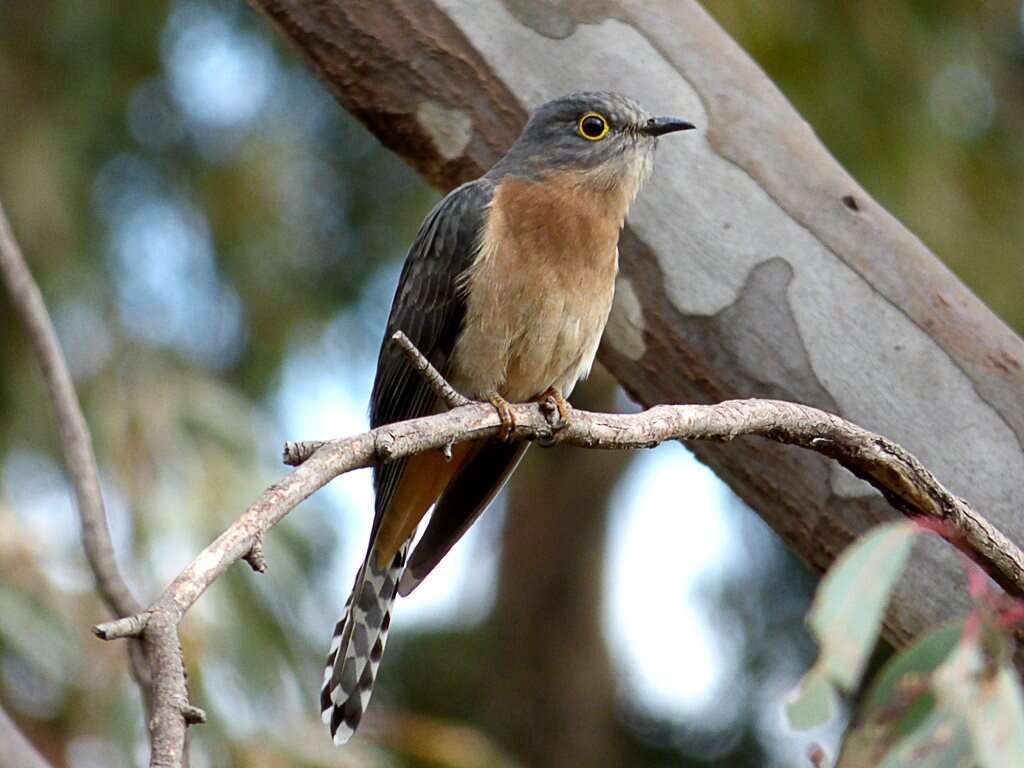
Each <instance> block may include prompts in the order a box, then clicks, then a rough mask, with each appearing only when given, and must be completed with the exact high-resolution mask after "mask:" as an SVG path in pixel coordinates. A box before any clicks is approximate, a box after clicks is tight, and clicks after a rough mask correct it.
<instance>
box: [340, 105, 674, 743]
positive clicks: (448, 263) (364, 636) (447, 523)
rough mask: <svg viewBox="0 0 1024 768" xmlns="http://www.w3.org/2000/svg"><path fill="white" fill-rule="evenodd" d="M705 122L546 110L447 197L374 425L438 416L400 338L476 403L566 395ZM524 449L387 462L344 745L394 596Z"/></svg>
mask: <svg viewBox="0 0 1024 768" xmlns="http://www.w3.org/2000/svg"><path fill="white" fill-rule="evenodd" d="M692 127H693V126H692V125H690V124H689V123H685V122H684V121H681V120H677V119H675V118H653V117H651V116H650V115H649V114H648V113H647V112H646V111H644V110H643V109H642V108H641V107H640V106H639V105H638V104H637V103H636V102H635V101H633V100H632V99H628V98H626V97H624V96H620V95H618V94H612V93H604V92H590V93H577V94H572V95H570V96H567V97H565V98H562V99H557V100H555V101H552V102H548V103H547V104H544V105H543V106H541V107H540V108H539V109H538V110H537V111H536V112H535V113H534V114H533V116H532V117H531V118H530V120H529V122H528V123H527V125H526V127H525V128H524V130H523V133H522V134H521V135H520V137H519V139H518V140H517V141H516V143H515V144H514V145H513V146H512V147H511V149H510V150H509V152H508V154H507V155H506V156H505V157H503V158H502V159H501V160H500V161H499V162H498V163H496V164H495V166H494V167H493V168H492V169H491V170H490V171H489V172H488V173H487V174H486V175H485V176H483V177H482V178H480V179H477V180H476V181H473V182H470V183H468V184H463V185H462V186H461V187H458V188H457V189H455V190H454V191H452V192H451V193H449V194H448V195H447V196H446V197H445V198H444V199H443V200H442V201H441V202H440V203H438V204H437V205H436V206H435V207H434V209H433V210H432V211H431V212H430V214H429V215H428V216H427V218H426V219H425V221H424V222H423V225H422V226H421V227H420V231H419V233H418V234H417V236H416V239H415V241H414V242H413V244H412V247H411V248H410V250H409V254H408V256H407V257H406V262H405V266H404V268H403V270H402V274H401V277H400V278H399V282H398V288H397V290H396V292H395V297H394V300H393V302H392V307H391V315H390V317H389V319H388V325H387V331H386V333H385V335H384V343H383V344H382V345H381V349H380V356H379V359H378V364H377V376H376V379H375V381H374V386H373V393H372V396H371V404H370V423H371V426H373V427H378V426H381V425H384V424H390V423H394V422H398V421H404V420H407V419H412V418H417V417H420V416H425V415H428V414H430V413H432V412H435V411H436V410H437V409H438V408H439V407H440V406H439V404H438V403H437V401H436V398H435V396H434V394H433V391H432V390H431V389H430V388H429V386H428V385H427V384H426V383H425V381H424V380H423V379H422V377H421V376H420V375H419V374H417V373H416V372H415V371H414V370H413V369H412V367H411V366H410V365H409V364H408V362H407V361H406V359H405V357H404V355H403V354H402V353H401V352H400V351H399V350H397V349H395V347H394V346H393V345H392V344H391V343H390V338H391V336H392V335H393V334H394V333H395V332H396V331H403V332H404V333H405V334H406V335H407V336H408V337H409V339H410V340H411V341H412V342H413V344H415V345H416V347H417V348H418V349H419V350H420V351H421V352H422V353H423V354H424V355H426V357H427V358H428V359H429V360H430V361H431V363H433V365H434V366H435V367H436V368H437V369H438V370H439V371H440V372H441V373H442V374H444V375H445V376H446V377H447V378H448V379H449V380H450V381H451V382H452V383H453V384H455V385H456V386H457V387H459V388H460V389H461V390H462V392H463V394H465V395H466V396H468V397H472V398H481V399H482V398H491V399H492V401H493V402H498V401H500V399H502V398H508V399H517V400H528V399H534V398H537V397H539V396H541V395H542V394H543V393H545V391H547V390H553V391H556V392H558V393H559V394H568V393H569V392H570V391H571V390H572V387H573V386H574V385H575V383H576V381H577V380H578V379H579V378H581V377H583V376H585V375H586V373H587V372H588V371H589V369H590V365H591V363H592V361H593V358H594V355H595V353H596V351H597V343H598V340H599V338H600V335H601V331H602V330H603V328H604V324H605V322H606V321H607V317H608V311H609V309H610V307H611V298H612V291H613V285H614V278H615V272H616V269H617V264H618V250H617V242H618V233H619V229H620V228H621V226H622V223H623V220H624V218H625V215H626V211H627V209H628V207H629V204H630V203H631V202H632V200H633V197H634V196H635V195H636V192H637V190H638V189H639V187H640V185H641V184H642V183H643V180H644V179H645V178H646V176H647V174H648V172H649V170H650V167H651V162H652V158H653V153H654V147H655V143H656V141H655V140H656V138H657V136H659V135H661V134H663V133H668V132H670V131H676V130H684V129H686V128H692ZM493 398H498V399H499V400H498V401H495V400H494V399H493ZM526 447H527V446H526V444H514V443H506V442H504V441H502V440H499V439H491V440H486V441H481V442H478V443H473V444H472V445H470V446H460V447H458V448H457V455H456V458H455V460H453V461H451V462H449V463H447V464H445V463H443V462H441V461H440V460H439V459H438V458H436V457H434V458H431V455H430V454H423V455H421V456H417V457H411V458H410V459H409V460H399V461H394V462H389V463H385V464H381V465H378V466H377V467H375V469H374V490H375V493H376V498H375V514H374V520H373V525H372V528H371V534H370V543H369V545H368V547H367V551H366V558H365V560H364V562H363V564H362V566H361V567H360V569H359V572H358V574H357V575H356V579H355V584H354V586H353V590H352V595H351V596H350V597H349V600H348V603H347V604H346V606H345V613H344V616H343V617H342V619H341V620H340V621H339V622H338V624H337V625H336V627H335V632H334V637H333V639H332V641H331V650H330V654H329V656H328V659H327V665H326V668H325V670H324V683H323V688H322V690H321V696H320V705H321V712H322V717H323V720H324V722H325V723H327V724H328V726H329V727H330V730H331V735H332V737H333V738H334V741H335V743H338V744H340V743H343V742H345V741H347V740H348V738H349V737H351V735H352V734H353V733H354V731H355V729H356V727H357V726H358V725H359V722H360V720H361V719H362V716H363V713H364V712H365V710H366V707H367V705H368V703H369V700H370V695H371V693H372V689H373V684H374V682H375V680H376V676H377V669H378V665H379V663H380V659H381V656H382V654H383V652H384V646H385V644H386V642H387V634H388V629H389V626H390V619H391V613H392V609H393V603H394V600H395V597H396V595H397V594H399V593H400V594H402V595H406V594H408V593H409V592H411V591H412V590H413V589H414V588H415V587H416V585H417V584H419V583H420V582H421V581H422V580H423V579H424V578H425V577H426V576H427V574H429V573H430V571H431V570H432V569H433V568H434V567H435V566H436V565H437V564H438V562H440V560H441V559H442V558H443V557H444V555H445V554H446V553H447V552H448V551H449V550H450V549H451V547H452V546H453V545H454V544H455V543H456V542H457V541H458V540H459V538H460V537H461V536H462V535H463V533H465V531H466V530H467V529H468V528H469V526H470V525H472V523H473V521H474V520H475V519H476V518H477V516H479V515H480V513H481V512H482V511H483V510H484V509H485V508H486V506H487V505H488V504H489V503H490V501H491V500H492V499H493V498H494V496H495V494H497V492H498V491H499V490H500V488H501V486H502V485H503V484H504V482H505V480H506V479H507V478H508V476H509V475H510V474H511V472H512V471H513V470H514V469H515V467H516V465H517V464H518V462H519V460H520V459H521V458H522V456H523V453H524V452H525V450H526ZM431 505H434V506H433V514H432V515H431V517H430V521H429V523H428V525H427V528H426V530H425V532H424V534H423V536H422V538H421V539H420V541H419V542H418V544H417V546H416V548H415V550H414V551H413V552H412V555H411V556H409V555H408V552H409V548H410V546H411V543H412V541H413V538H414V536H415V532H416V528H417V526H418V524H419V522H420V519H421V517H422V516H423V515H424V514H425V513H426V512H427V509H428V508H429V507H430V506H431Z"/></svg>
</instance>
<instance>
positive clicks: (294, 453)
mask: <svg viewBox="0 0 1024 768" xmlns="http://www.w3.org/2000/svg"><path fill="white" fill-rule="evenodd" d="M325 442H326V441H325V440H306V441H303V442H299V443H285V444H284V450H283V451H282V452H281V460H282V461H283V462H284V463H285V464H287V465H288V466H289V467H297V466H299V464H301V463H302V462H304V461H305V460H306V459H308V458H309V457H310V456H312V455H313V454H314V453H316V452H317V450H318V449H319V448H320V447H321V446H323V444H324V443H325Z"/></svg>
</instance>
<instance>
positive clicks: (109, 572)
mask: <svg viewBox="0 0 1024 768" xmlns="http://www.w3.org/2000/svg"><path fill="white" fill-rule="evenodd" d="M0 280H2V281H3V283H4V285H5V286H6V288H7V293H8V295H9V296H10V298H11V304H12V306H13V307H14V310H15V312H16V313H17V314H18V316H19V317H20V318H21V320H22V322H23V323H24V325H25V330H26V331H27V333H28V338H29V341H30V343H31V345H32V351H33V353H34V354H35V357H36V359H37V361H38V362H39V367H40V368H41V370H42V373H43V379H44V380H45V382H46V388H47V391H48V392H49V395H50V400H51V402H52V403H53V408H54V412H55V413H56V416H57V424H58V427H59V429H60V438H61V445H62V447H63V449H64V463H65V466H66V467H67V472H68V475H69V476H70V478H71V484H72V487H73V488H74V492H75V500H76V502H77V505H78V515H79V519H80V520H81V525H82V546H83V547H84V548H85V555H86V559H87V560H88V561H89V567H90V568H91V569H92V573H93V576H94V578H95V579H96V588H97V590H98V591H99V594H100V597H101V598H102V599H103V602H104V603H105V604H106V606H107V608H108V609H109V610H110V612H111V613H112V614H114V615H115V616H127V615H130V614H137V613H139V612H140V611H141V610H142V605H141V604H140V603H139V601H138V600H137V599H136V598H135V596H134V595H133V594H132V592H131V590H130V589H129V588H128V585H127V583H125V580H124V578H123V577H122V576H121V572H120V571H119V570H118V567H117V559H116V558H115V556H114V545H113V543H112V542H111V539H110V530H109V528H108V527H107V513H106V510H105V508H104V506H103V495H102V494H101V492H100V480H99V472H98V471H97V469H96V457H95V456H94V455H93V450H92V438H91V437H90V435H89V427H88V425H87V424H86V422H85V417H84V416H83V415H82V409H81V406H80V405H79V402H78V395H77V394H76V393H75V386H74V383H73V382H72V380H71V374H70V373H69V372H68V366H67V363H66V362H65V360H64V354H63V352H62V351H61V348H60V342H59V341H58V340H57V334H56V333H55V332H54V330H53V323H52V322H51V321H50V314H49V312H47V310H46V304H45V302H44V301H43V297H42V294H41V293H40V291H39V286H37V285H36V282H35V280H33V278H32V273H31V271H30V270H29V268H28V265H27V264H26V263H25V259H24V257H23V256H22V254H21V248H19V247H18V242H17V240H15V238H14V233H13V232H12V231H11V226H10V223H9V222H8V221H7V216H6V214H5V213H4V209H3V206H2V205H0ZM128 652H129V658H130V659H131V665H132V674H133V676H134V677H135V680H136V682H137V683H138V684H139V688H140V689H141V692H142V698H143V702H144V703H145V706H146V710H147V712H149V711H150V710H151V691H150V683H149V665H148V664H147V663H146V659H145V649H144V648H143V646H142V645H141V644H140V643H135V642H133V643H131V644H130V645H129V647H128Z"/></svg>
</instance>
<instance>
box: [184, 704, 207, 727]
mask: <svg viewBox="0 0 1024 768" xmlns="http://www.w3.org/2000/svg"><path fill="white" fill-rule="evenodd" d="M181 716H182V718H184V720H185V725H202V724H203V723H205V722H206V712H204V711H203V710H201V709H200V708H199V707H195V706H193V705H191V704H182V706H181Z"/></svg>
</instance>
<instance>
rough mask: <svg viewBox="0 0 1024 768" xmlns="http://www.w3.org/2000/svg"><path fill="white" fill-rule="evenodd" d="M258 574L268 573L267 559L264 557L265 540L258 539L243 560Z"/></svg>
mask: <svg viewBox="0 0 1024 768" xmlns="http://www.w3.org/2000/svg"><path fill="white" fill-rule="evenodd" d="M242 559H243V560H245V562H247V563H248V564H249V567H250V568H252V569H253V570H254V571H256V573H266V572H267V558H266V557H264V555H263V539H262V538H261V537H258V538H257V539H256V540H255V541H253V543H252V547H250V548H249V552H248V554H246V555H245V556H244V557H243V558H242Z"/></svg>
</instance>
